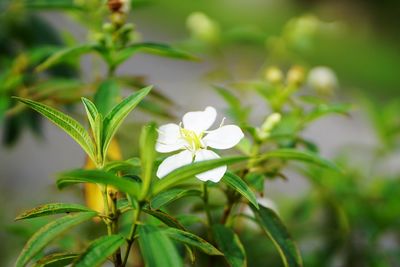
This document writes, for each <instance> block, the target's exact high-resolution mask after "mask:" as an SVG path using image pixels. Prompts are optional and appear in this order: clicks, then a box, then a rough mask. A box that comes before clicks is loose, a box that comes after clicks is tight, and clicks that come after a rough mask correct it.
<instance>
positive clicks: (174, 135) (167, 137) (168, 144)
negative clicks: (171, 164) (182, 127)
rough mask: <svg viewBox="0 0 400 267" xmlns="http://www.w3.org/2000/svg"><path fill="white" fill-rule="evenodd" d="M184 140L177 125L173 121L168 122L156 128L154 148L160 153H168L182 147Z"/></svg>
mask: <svg viewBox="0 0 400 267" xmlns="http://www.w3.org/2000/svg"><path fill="white" fill-rule="evenodd" d="M185 144H186V142H185V140H183V139H182V138H181V135H180V131H179V126H178V125H177V124H174V123H169V124H165V125H162V126H160V128H158V139H157V144H156V150H157V151H158V152H160V153H168V152H172V151H176V150H179V149H183V148H184V147H185Z"/></svg>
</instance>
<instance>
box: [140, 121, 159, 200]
mask: <svg viewBox="0 0 400 267" xmlns="http://www.w3.org/2000/svg"><path fill="white" fill-rule="evenodd" d="M157 136H158V134H157V127H156V125H155V124H154V123H151V124H149V125H146V126H144V127H143V129H142V133H141V135H140V143H139V145H140V158H141V165H142V181H143V186H142V192H140V200H143V199H145V198H146V196H147V193H148V191H149V189H150V185H151V180H152V178H153V168H154V160H155V158H156V150H155V146H156V142H157Z"/></svg>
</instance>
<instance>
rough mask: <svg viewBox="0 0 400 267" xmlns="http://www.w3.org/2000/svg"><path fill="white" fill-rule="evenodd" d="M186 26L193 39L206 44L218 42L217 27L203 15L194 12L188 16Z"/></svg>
mask: <svg viewBox="0 0 400 267" xmlns="http://www.w3.org/2000/svg"><path fill="white" fill-rule="evenodd" d="M186 26H187V28H188V29H189V31H190V32H191V34H192V35H193V37H195V38H197V39H199V40H201V41H204V42H207V43H216V42H217V41H218V38H219V34H220V29H219V26H218V24H217V23H216V22H215V21H213V20H211V19H210V18H209V17H208V16H207V15H206V14H204V13H201V12H194V13H192V14H190V15H189V17H188V18H187V20H186Z"/></svg>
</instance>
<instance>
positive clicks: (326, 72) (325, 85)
mask: <svg viewBox="0 0 400 267" xmlns="http://www.w3.org/2000/svg"><path fill="white" fill-rule="evenodd" d="M307 82H308V84H309V85H310V86H311V87H312V88H313V89H315V90H316V91H317V92H318V93H322V94H332V92H333V90H334V89H335V88H336V87H337V86H338V79H337V77H336V74H335V72H334V71H333V70H332V69H330V68H328V67H315V68H313V69H312V70H311V71H310V73H309V75H308V81H307Z"/></svg>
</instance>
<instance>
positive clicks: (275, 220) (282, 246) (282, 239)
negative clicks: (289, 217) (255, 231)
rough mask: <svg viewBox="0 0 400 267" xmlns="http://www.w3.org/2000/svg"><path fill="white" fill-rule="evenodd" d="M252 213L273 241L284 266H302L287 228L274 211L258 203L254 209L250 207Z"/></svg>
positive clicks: (298, 253)
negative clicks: (258, 205) (257, 208)
mask: <svg viewBox="0 0 400 267" xmlns="http://www.w3.org/2000/svg"><path fill="white" fill-rule="evenodd" d="M252 210H253V212H254V214H255V215H256V218H257V220H258V223H259V224H260V226H261V228H262V229H263V230H264V232H265V233H266V234H267V235H268V236H269V238H270V239H271V240H272V241H273V242H274V245H275V246H276V248H277V249H278V251H279V253H280V254H281V258H282V260H283V262H284V264H285V266H286V267H298V266H303V263H302V259H301V255H300V252H299V250H298V248H297V246H296V244H295V242H294V241H293V239H292V237H291V236H290V235H289V232H288V230H287V229H286V227H285V225H284V224H283V223H282V221H281V219H280V218H279V217H278V215H276V214H275V212H274V211H273V210H271V209H269V208H266V207H263V206H261V205H260V209H259V210H256V209H254V208H253V207H252Z"/></svg>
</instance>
